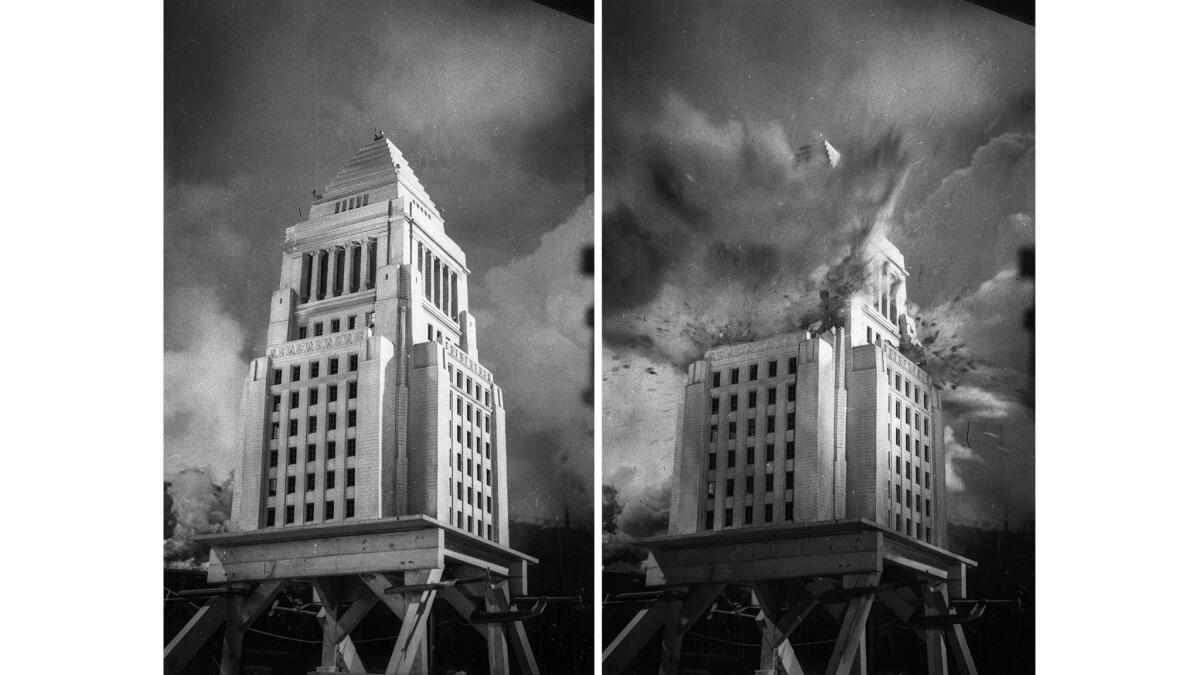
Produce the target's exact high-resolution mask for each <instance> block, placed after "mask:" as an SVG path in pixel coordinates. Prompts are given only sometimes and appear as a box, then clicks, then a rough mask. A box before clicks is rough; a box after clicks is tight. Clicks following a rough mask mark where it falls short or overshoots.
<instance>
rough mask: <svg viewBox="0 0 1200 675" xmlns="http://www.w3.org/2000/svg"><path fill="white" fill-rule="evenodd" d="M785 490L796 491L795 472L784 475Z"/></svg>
mask: <svg viewBox="0 0 1200 675" xmlns="http://www.w3.org/2000/svg"><path fill="white" fill-rule="evenodd" d="M783 489H784V490H795V489H796V472H795V471H787V472H785V473H784V474H783Z"/></svg>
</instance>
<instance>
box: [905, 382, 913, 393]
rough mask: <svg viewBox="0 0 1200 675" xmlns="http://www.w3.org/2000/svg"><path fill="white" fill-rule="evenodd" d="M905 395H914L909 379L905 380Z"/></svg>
mask: <svg viewBox="0 0 1200 675" xmlns="http://www.w3.org/2000/svg"><path fill="white" fill-rule="evenodd" d="M904 395H905V396H912V383H911V382H909V381H908V380H905V381H904Z"/></svg>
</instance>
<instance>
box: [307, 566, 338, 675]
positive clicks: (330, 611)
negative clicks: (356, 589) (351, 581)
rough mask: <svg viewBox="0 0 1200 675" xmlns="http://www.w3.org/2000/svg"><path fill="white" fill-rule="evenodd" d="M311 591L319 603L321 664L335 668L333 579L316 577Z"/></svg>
mask: <svg viewBox="0 0 1200 675" xmlns="http://www.w3.org/2000/svg"><path fill="white" fill-rule="evenodd" d="M312 587H313V593H315V594H316V596H317V601H318V602H320V603H321V615H320V616H319V617H317V618H318V619H319V620H320V622H321V666H322V667H324V668H337V656H338V636H337V632H338V630H337V627H338V601H339V598H338V592H337V586H336V582H335V580H334V579H332V578H330V577H318V578H316V579H313V580H312Z"/></svg>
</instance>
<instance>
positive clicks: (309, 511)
mask: <svg viewBox="0 0 1200 675" xmlns="http://www.w3.org/2000/svg"><path fill="white" fill-rule="evenodd" d="M315 511H316V509H314V508H313V504H312V503H311V502H309V503H307V504H305V505H304V522H306V523H307V522H311V521H312V520H313V518H314V517H315V516H316V513H314V512H315Z"/></svg>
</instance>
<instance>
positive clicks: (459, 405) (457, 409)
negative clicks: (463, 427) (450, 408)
mask: <svg viewBox="0 0 1200 675" xmlns="http://www.w3.org/2000/svg"><path fill="white" fill-rule="evenodd" d="M455 402H456V405H455V406H454V412H455V413H457V414H459V415H461V414H462V397H457V398H456V399H455Z"/></svg>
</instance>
